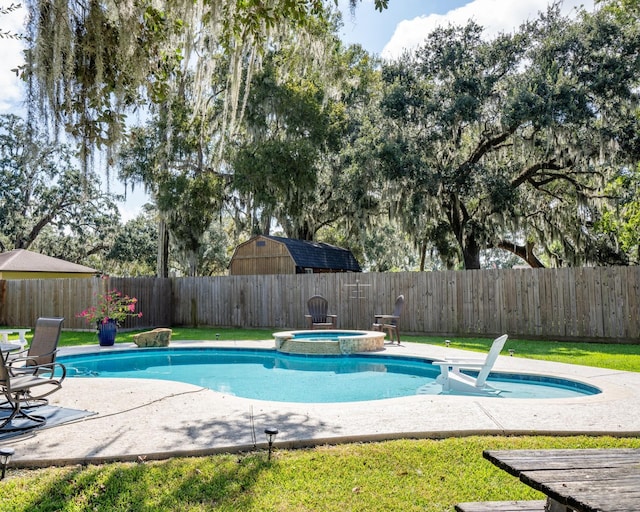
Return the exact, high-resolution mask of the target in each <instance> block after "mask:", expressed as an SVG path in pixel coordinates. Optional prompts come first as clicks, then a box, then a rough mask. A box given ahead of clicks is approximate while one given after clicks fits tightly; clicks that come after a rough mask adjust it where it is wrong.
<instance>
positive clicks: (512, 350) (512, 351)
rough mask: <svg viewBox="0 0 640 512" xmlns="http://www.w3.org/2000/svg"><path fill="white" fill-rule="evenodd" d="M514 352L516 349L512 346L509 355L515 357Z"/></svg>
mask: <svg viewBox="0 0 640 512" xmlns="http://www.w3.org/2000/svg"><path fill="white" fill-rule="evenodd" d="M514 353H515V349H512V348H510V349H509V355H510V356H511V357H513V354H514Z"/></svg>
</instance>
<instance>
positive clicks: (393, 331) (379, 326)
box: [372, 295, 404, 345]
mask: <svg viewBox="0 0 640 512" xmlns="http://www.w3.org/2000/svg"><path fill="white" fill-rule="evenodd" d="M403 308H404V295H398V298H397V299H396V303H395V306H394V308H393V314H392V315H375V319H374V321H373V327H372V329H373V330H374V331H386V332H387V333H388V334H389V339H390V340H391V343H393V338H394V335H395V338H396V341H397V342H398V345H400V328H399V325H398V323H399V322H400V315H401V314H402V309H403Z"/></svg>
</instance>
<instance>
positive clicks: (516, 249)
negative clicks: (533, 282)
mask: <svg viewBox="0 0 640 512" xmlns="http://www.w3.org/2000/svg"><path fill="white" fill-rule="evenodd" d="M533 246H534V243H533V242H527V243H526V244H525V245H517V244H514V243H511V242H507V241H506V240H501V241H500V242H498V243H497V244H496V247H497V248H498V249H503V250H505V251H509V252H511V253H513V254H515V255H516V256H518V257H519V258H522V259H523V260H524V261H526V262H527V263H528V264H529V265H530V266H531V267H532V268H544V264H543V263H542V262H541V261H540V260H539V259H538V258H537V257H536V255H535V254H534V253H533Z"/></svg>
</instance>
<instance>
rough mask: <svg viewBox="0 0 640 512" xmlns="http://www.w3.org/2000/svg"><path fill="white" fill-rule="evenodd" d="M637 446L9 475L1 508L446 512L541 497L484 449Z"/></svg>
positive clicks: (421, 443) (563, 442)
mask: <svg viewBox="0 0 640 512" xmlns="http://www.w3.org/2000/svg"><path fill="white" fill-rule="evenodd" d="M591 447H633V448H640V440H639V439H637V438H634V439H615V438H611V437H568V438H562V437H559V438H553V437H467V438H461V439H459V438H449V439H445V440H439V441H436V440H399V441H389V442H384V443H371V444H360V443H358V444H349V445H340V446H322V447H317V448H314V449H308V450H296V451H290V450H277V451H276V452H275V453H274V457H273V458H272V459H271V461H270V462H269V461H267V458H266V455H265V453H264V452H255V453H246V454H240V455H237V454H236V455H218V456H213V457H198V458H176V459H172V460H168V461H163V462H147V463H144V464H135V463H117V464H106V465H101V466H87V467H80V466H78V467H68V468H51V469H43V470H29V471H27V470H11V471H10V472H9V475H8V478H7V479H6V480H4V481H3V482H2V484H1V485H0V510H2V511H12V512H22V511H24V512H27V511H28V512H37V511H105V512H106V511H109V512H111V511H123V512H124V511H127V512H131V511H134V512H135V511H164V510H166V511H184V512H187V511H189V512H191V511H194V512H195V511H209V510H211V511H213V510H219V511H255V512H264V511H283V512H284V511H287V512H288V511H322V512H331V511H336V512H348V511H354V512H356V511H357V512H361V511H402V512H412V511H416V512H417V511H421V512H443V511H452V510H453V505H454V504H455V503H458V502H461V501H477V500H482V501H485V500H508V499H541V498H542V497H543V496H542V495H540V494H538V493H536V492H535V491H533V490H532V489H530V488H529V487H527V486H526V485H524V484H522V483H520V482H519V481H518V480H517V479H516V478H515V477H512V476H510V475H508V474H507V473H505V472H504V471H502V470H500V469H497V468H496V467H495V466H493V465H492V464H491V463H490V462H488V461H486V460H484V459H483V458H482V450H485V449H512V448H591Z"/></svg>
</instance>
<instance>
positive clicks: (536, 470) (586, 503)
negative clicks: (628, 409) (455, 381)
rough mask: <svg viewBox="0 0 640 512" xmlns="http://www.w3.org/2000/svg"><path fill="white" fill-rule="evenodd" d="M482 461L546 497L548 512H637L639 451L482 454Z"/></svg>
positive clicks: (493, 451)
mask: <svg viewBox="0 0 640 512" xmlns="http://www.w3.org/2000/svg"><path fill="white" fill-rule="evenodd" d="M483 456H484V458H485V459H488V460H490V461H491V462H493V463H494V464H495V465H496V466H498V467H499V468H501V469H504V470H505V471H507V472H508V473H510V474H512V475H514V476H517V477H518V478H520V480H521V481H522V482H523V483H525V484H527V485H529V486H530V487H532V488H534V489H536V490H538V491H541V492H543V493H544V494H546V495H547V504H546V508H545V511H547V512H632V511H634V512H637V511H639V510H640V449H634V448H629V449H627V448H613V449H578V450H487V451H485V452H484V453H483Z"/></svg>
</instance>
